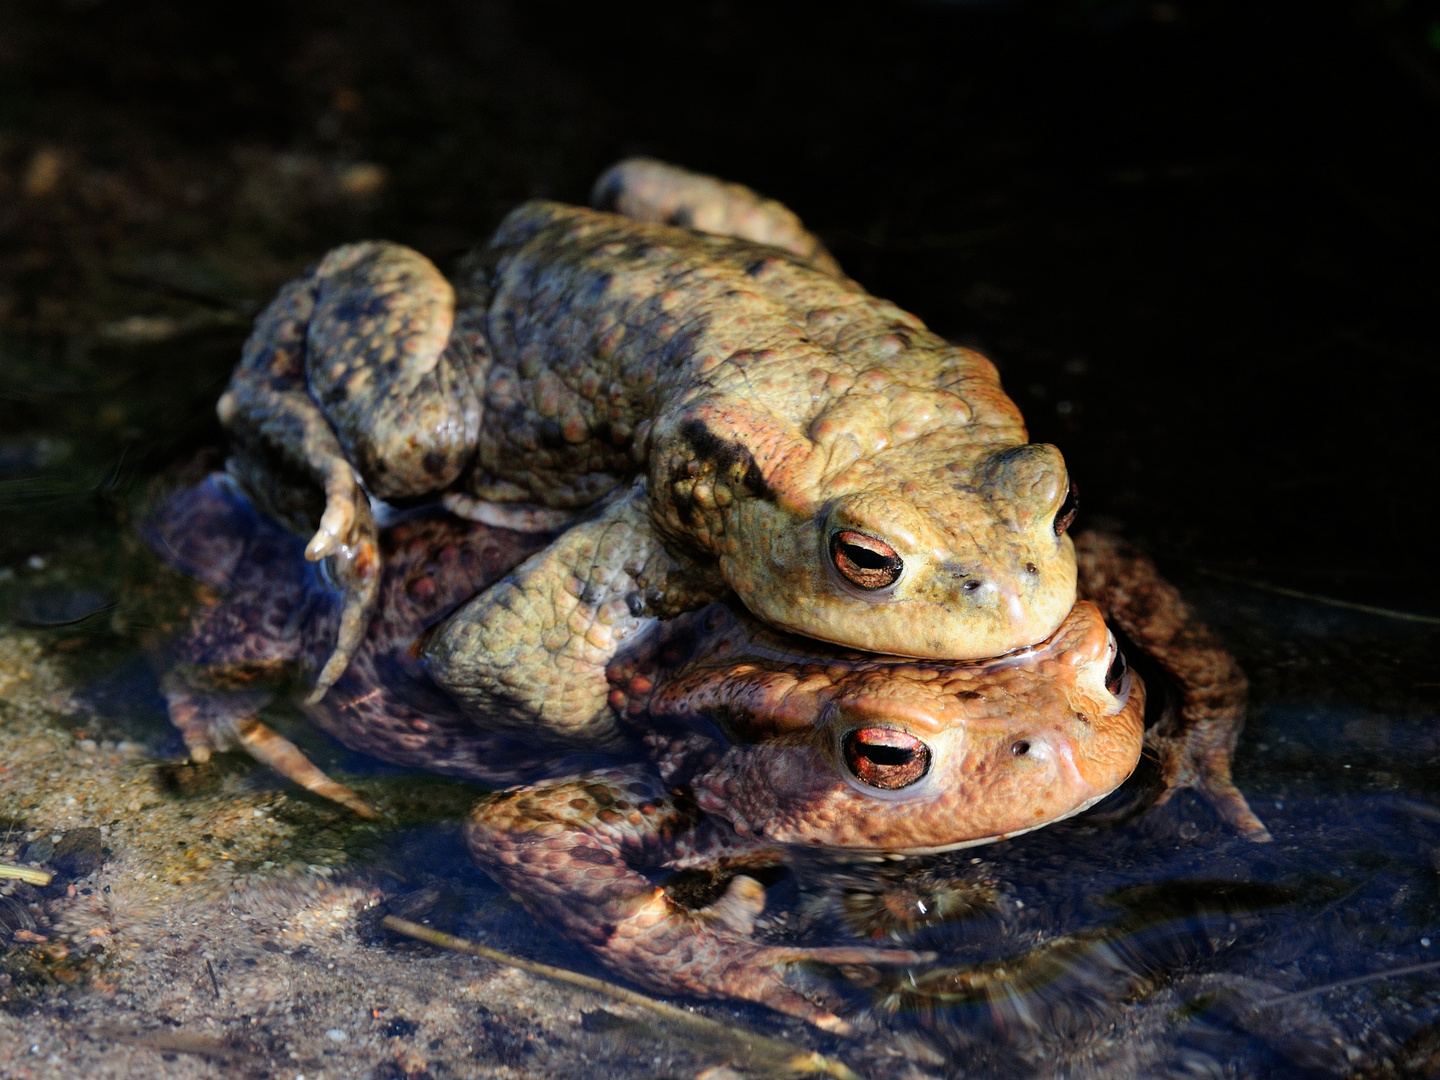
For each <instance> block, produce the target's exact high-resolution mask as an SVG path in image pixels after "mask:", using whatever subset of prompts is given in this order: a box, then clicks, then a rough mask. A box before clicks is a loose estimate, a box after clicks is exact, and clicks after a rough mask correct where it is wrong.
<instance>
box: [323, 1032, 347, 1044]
mask: <svg viewBox="0 0 1440 1080" xmlns="http://www.w3.org/2000/svg"><path fill="white" fill-rule="evenodd" d="M325 1037H326V1038H327V1039H329V1040H330V1041H331V1042H337V1043H343V1042H345V1041H346V1040H347V1039H349V1038H350V1036H349V1035H346V1034H345V1032H343V1031H341V1030H340V1029H339V1028H331V1029H330V1030H329V1031H327V1032H325Z"/></svg>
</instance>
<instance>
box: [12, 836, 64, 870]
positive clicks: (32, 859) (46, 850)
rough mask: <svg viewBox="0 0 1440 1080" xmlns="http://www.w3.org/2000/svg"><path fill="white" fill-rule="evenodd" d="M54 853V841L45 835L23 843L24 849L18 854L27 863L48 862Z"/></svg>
mask: <svg viewBox="0 0 1440 1080" xmlns="http://www.w3.org/2000/svg"><path fill="white" fill-rule="evenodd" d="M54 854H55V842H54V841H53V840H51V839H50V837H49V836H48V835H47V836H41V837H37V838H36V839H34V840H31V841H30V843H28V844H26V845H25V851H24V853H23V854H22V855H21V856H20V857H21V858H22V859H23V860H24V861H25V862H27V863H41V864H44V863H48V862H49V861H50V857H51V856H52V855H54Z"/></svg>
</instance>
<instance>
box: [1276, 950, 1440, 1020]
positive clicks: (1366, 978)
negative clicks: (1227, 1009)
mask: <svg viewBox="0 0 1440 1080" xmlns="http://www.w3.org/2000/svg"><path fill="white" fill-rule="evenodd" d="M1437 968H1440V960H1431V961H1429V962H1428V963H1424V964H1411V965H1410V966H1409V967H1401V968H1391V969H1390V970H1389V971H1372V972H1371V973H1370V974H1369V975H1356V976H1355V977H1354V978H1352V979H1340V980H1337V981H1336V982H1329V983H1325V984H1324V985H1322V986H1312V987H1310V989H1308V990H1296V991H1295V992H1294V993H1291V994H1281V995H1280V996H1279V997H1273V998H1268V999H1267V1000H1265V1001H1257V1002H1255V1004H1254V1006H1253V1008H1256V1009H1268V1008H1269V1007H1270V1006H1271V1005H1283V1004H1284V1003H1285V1002H1287V1001H1298V1000H1299V999H1300V998H1307V997H1314V996H1315V995H1316V994H1324V993H1328V992H1329V991H1331V990H1339V989H1340V988H1341V987H1342V986H1358V985H1359V984H1360V983H1367V982H1375V981H1376V980H1377V979H1395V978H1399V977H1400V976H1402V975H1418V974H1420V973H1421V972H1422V971H1434V970H1436V969H1437Z"/></svg>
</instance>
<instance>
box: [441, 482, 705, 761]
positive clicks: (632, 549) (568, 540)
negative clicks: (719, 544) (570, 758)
mask: <svg viewBox="0 0 1440 1080" xmlns="http://www.w3.org/2000/svg"><path fill="white" fill-rule="evenodd" d="M725 593H726V587H725V584H724V582H723V580H722V579H721V578H720V577H719V575H718V572H717V571H715V570H714V569H713V568H711V567H705V566H702V565H700V564H697V563H694V562H691V561H690V560H688V559H686V558H685V557H684V556H681V555H675V554H672V553H670V552H669V551H668V550H667V549H666V548H665V547H664V545H663V544H661V542H660V539H659V537H658V536H657V534H656V532H655V530H654V526H653V525H652V523H651V519H650V515H649V512H648V504H647V501H646V494H645V484H644V482H643V481H640V482H637V483H635V484H634V485H633V486H632V487H631V488H630V490H629V491H628V492H627V493H626V494H624V495H623V496H621V497H620V498H618V499H617V500H615V501H614V502H612V503H611V504H610V505H609V506H607V507H606V508H605V509H604V510H603V511H602V512H601V513H600V514H599V515H598V516H596V517H594V518H591V519H590V520H589V521H582V522H580V523H579V524H577V525H574V526H572V527H571V528H569V529H567V530H566V531H565V532H564V533H562V534H561V535H560V536H559V537H558V538H557V539H556V540H555V542H554V543H552V544H551V545H550V546H549V547H547V548H545V549H544V550H543V551H541V552H539V553H538V554H536V555H533V556H531V557H530V558H529V559H528V560H527V561H526V562H524V563H523V564H522V565H521V566H520V567H519V568H518V569H516V570H515V572H514V573H512V574H511V575H510V576H509V577H507V578H505V579H504V580H503V581H501V582H499V583H497V584H496V585H494V586H492V587H491V588H490V589H489V590H488V591H486V592H484V593H482V594H481V595H480V596H477V597H476V598H475V599H474V600H473V601H471V602H470V603H469V604H468V605H467V606H465V607H464V608H462V609H461V610H460V611H458V612H457V613H456V614H455V615H454V616H452V617H451V618H450V620H449V621H448V622H446V623H445V624H443V625H442V626H441V627H440V628H439V629H438V630H437V631H436V633H435V635H434V636H433V637H432V638H431V640H430V641H429V643H428V645H427V646H426V649H425V659H426V663H427V666H428V667H429V670H430V674H431V676H432V677H433V678H434V679H435V681H436V682H437V683H438V684H439V685H440V686H441V687H442V688H444V689H445V690H446V691H448V692H449V693H450V694H451V695H452V696H453V697H454V698H455V699H456V700H457V701H459V702H460V704H461V706H462V707H463V708H464V709H465V710H466V712H468V713H469V714H470V715H472V716H475V717H477V718H479V719H481V720H483V722H484V724H485V726H486V728H487V729H490V730H496V731H506V732H510V733H513V734H515V735H516V736H517V737H519V738H522V739H528V740H530V741H539V742H557V743H563V744H564V745H567V746H572V747H573V746H584V747H590V748H597V749H603V748H610V747H614V746H617V745H619V743H620V742H621V736H620V731H619V727H618V725H617V723H616V720H615V717H614V714H613V712H612V711H611V709H610V705H609V698H610V685H609V682H608V681H607V679H606V674H605V670H606V667H607V665H608V664H609V663H610V660H611V658H612V657H613V656H614V655H615V653H616V651H617V650H618V649H619V648H620V646H621V644H622V643H624V642H625V641H627V640H628V639H630V638H631V637H633V636H634V635H635V634H636V633H637V632H639V631H641V630H643V629H645V628H647V627H649V626H651V625H653V624H654V622H655V620H656V619H659V618H666V617H669V616H672V615H674V614H676V613H677V612H680V611H687V610H690V609H692V608H696V607H700V606H702V605H704V604H706V603H708V602H710V601H711V600H714V599H718V598H720V597H722V596H724V595H725Z"/></svg>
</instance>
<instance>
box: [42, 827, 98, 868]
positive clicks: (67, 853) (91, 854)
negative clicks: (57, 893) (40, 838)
mask: <svg viewBox="0 0 1440 1080" xmlns="http://www.w3.org/2000/svg"><path fill="white" fill-rule="evenodd" d="M104 859H105V852H104V845H103V844H101V842H100V830H99V829H97V828H94V827H93V826H90V827H87V828H83V829H71V830H70V831H69V832H67V833H65V835H64V836H62V837H60V840H59V842H58V843H56V845H55V851H54V854H53V855H52V856H51V858H50V865H51V866H53V867H54V868H55V870H56V871H57V872H58V873H61V874H65V875H67V876H69V877H84V876H85V875H87V874H90V873H93V872H94V870H95V868H96V867H98V866H99V865H100V864H101V863H102V862H103V861H104Z"/></svg>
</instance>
